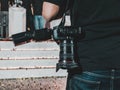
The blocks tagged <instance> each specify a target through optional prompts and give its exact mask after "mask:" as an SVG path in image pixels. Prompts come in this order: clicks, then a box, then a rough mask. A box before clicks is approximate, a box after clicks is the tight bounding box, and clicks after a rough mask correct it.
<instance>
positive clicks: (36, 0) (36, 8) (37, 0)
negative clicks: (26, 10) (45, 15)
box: [32, 0, 43, 15]
mask: <svg viewBox="0 0 120 90" xmlns="http://www.w3.org/2000/svg"><path fill="white" fill-rule="evenodd" d="M32 5H33V12H34V15H42V6H43V0H32Z"/></svg>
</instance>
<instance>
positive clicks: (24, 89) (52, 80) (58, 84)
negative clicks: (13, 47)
mask: <svg viewBox="0 0 120 90" xmlns="http://www.w3.org/2000/svg"><path fill="white" fill-rule="evenodd" d="M65 86H66V77H43V78H21V79H2V80H0V90H65Z"/></svg>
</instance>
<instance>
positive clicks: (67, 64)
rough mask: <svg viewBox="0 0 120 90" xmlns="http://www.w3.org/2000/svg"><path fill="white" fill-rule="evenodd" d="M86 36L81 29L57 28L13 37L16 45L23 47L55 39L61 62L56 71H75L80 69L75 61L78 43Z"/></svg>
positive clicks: (27, 32) (23, 33) (18, 34)
mask: <svg viewBox="0 0 120 90" xmlns="http://www.w3.org/2000/svg"><path fill="white" fill-rule="evenodd" d="M82 36H84V31H83V30H82V29H81V27H72V26H63V27H60V26H56V27H53V29H47V28H44V29H43V30H34V31H26V32H21V33H17V34H14V35H12V40H13V42H14V44H15V46H17V45H21V44H25V43H28V42H30V41H31V40H35V41H44V40H48V39H53V40H54V41H56V42H57V44H58V45H59V46H60V52H59V61H58V63H57V64H56V71H58V70H59V69H73V68H76V67H78V64H77V62H76V60H75V47H76V41H77V40H80V39H81V37H82Z"/></svg>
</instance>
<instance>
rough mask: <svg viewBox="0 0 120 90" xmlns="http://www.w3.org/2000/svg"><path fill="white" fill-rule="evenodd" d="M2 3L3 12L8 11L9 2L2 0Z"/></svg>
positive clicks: (0, 0) (0, 1)
mask: <svg viewBox="0 0 120 90" xmlns="http://www.w3.org/2000/svg"><path fill="white" fill-rule="evenodd" d="M0 3H1V11H8V7H9V5H8V0H0Z"/></svg>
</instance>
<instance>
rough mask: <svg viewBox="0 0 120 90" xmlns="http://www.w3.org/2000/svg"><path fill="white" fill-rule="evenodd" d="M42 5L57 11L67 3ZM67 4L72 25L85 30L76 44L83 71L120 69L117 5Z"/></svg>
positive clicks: (79, 0) (96, 1)
mask: <svg viewBox="0 0 120 90" xmlns="http://www.w3.org/2000/svg"><path fill="white" fill-rule="evenodd" d="M45 1H48V2H52V3H54V4H57V5H59V6H60V7H61V5H62V3H63V2H65V1H67V0H45ZM69 1H70V2H72V3H71V23H72V25H73V26H78V27H82V29H83V30H85V37H84V38H83V39H81V40H80V41H79V42H78V52H79V60H78V61H79V63H80V65H81V66H82V68H83V70H96V69H97V70H98V69H111V68H115V69H120V55H119V54H120V1H119V0H69ZM62 7H63V6H62Z"/></svg>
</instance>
